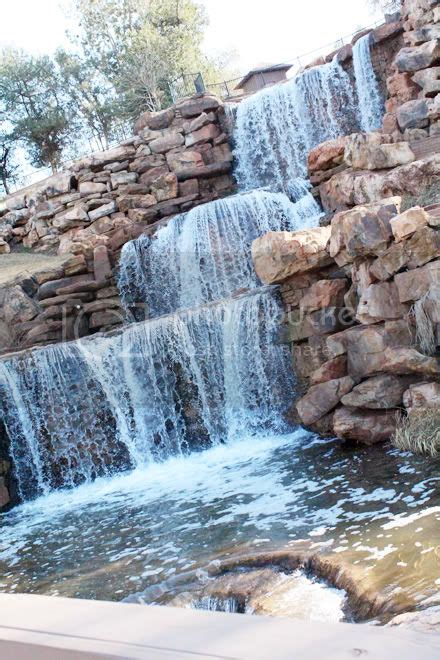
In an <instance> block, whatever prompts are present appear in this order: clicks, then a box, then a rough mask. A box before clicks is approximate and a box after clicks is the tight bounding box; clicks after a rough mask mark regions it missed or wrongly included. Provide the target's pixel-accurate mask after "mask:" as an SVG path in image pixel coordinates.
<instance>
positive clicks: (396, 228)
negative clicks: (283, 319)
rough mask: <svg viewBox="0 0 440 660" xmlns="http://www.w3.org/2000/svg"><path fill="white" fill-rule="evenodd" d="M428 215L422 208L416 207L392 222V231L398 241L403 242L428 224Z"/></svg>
mask: <svg viewBox="0 0 440 660" xmlns="http://www.w3.org/2000/svg"><path fill="white" fill-rule="evenodd" d="M428 218H429V216H428V214H427V213H426V211H425V210H424V209H422V208H421V207H420V206H414V207H413V208H411V209H408V210H407V211H404V213H401V214H400V215H397V216H396V217H395V218H393V219H392V220H391V229H392V232H393V234H394V238H395V240H396V241H402V240H403V239H404V238H408V236H411V234H414V232H415V231H417V229H421V228H422V227H425V226H426V225H427V224H428Z"/></svg>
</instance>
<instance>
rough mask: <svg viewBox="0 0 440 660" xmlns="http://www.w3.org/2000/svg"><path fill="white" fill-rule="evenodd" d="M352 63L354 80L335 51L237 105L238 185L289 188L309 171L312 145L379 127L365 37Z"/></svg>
mask: <svg viewBox="0 0 440 660" xmlns="http://www.w3.org/2000/svg"><path fill="white" fill-rule="evenodd" d="M358 43H359V42H358ZM353 67H354V69H355V71H356V81H355V83H354V82H353V80H352V78H351V77H350V75H349V73H347V71H345V70H344V69H343V68H342V66H341V65H340V64H339V62H338V59H337V56H336V57H335V58H334V59H333V61H332V62H331V63H329V64H325V65H322V66H316V67H313V68H311V69H307V70H306V71H304V72H303V73H301V74H299V75H298V76H296V77H295V78H292V79H291V80H289V81H287V82H286V83H283V84H279V85H274V86H273V87H269V88H267V89H264V90H262V91H261V92H258V93H257V94H254V95H252V96H250V97H249V98H246V99H245V100H244V101H242V102H241V103H240V104H239V106H238V107H237V111H236V117H235V122H234V124H235V126H234V141H235V149H234V156H235V158H236V163H237V164H236V169H235V177H236V179H237V183H238V185H239V187H240V188H241V189H242V190H251V189H252V188H258V187H259V186H270V187H271V188H272V189H274V190H283V191H285V192H287V193H289V188H290V185H291V182H292V179H294V178H296V177H303V178H306V176H307V154H308V152H309V151H310V149H312V148H313V147H315V146H316V145H318V144H320V143H321V142H324V141H326V140H329V139H332V138H336V137H339V136H341V135H348V134H350V133H353V132H355V131H358V130H359V129H360V128H362V129H364V130H372V129H373V128H378V125H380V119H381V117H382V114H383V103H382V100H381V98H380V94H379V89H378V85H377V81H376V76H375V73H374V71H373V67H372V64H371V57H370V53H369V41H368V39H367V38H364V39H361V43H360V44H359V45H357V44H356V47H355V48H354V52H353ZM378 95H379V96H378ZM379 115H380V118H379ZM366 117H370V119H369V120H368V121H367V120H366Z"/></svg>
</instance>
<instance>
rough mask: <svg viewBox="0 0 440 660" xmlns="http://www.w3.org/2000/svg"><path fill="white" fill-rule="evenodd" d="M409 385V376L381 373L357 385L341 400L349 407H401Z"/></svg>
mask: <svg viewBox="0 0 440 660" xmlns="http://www.w3.org/2000/svg"><path fill="white" fill-rule="evenodd" d="M408 385H409V381H408V378H407V377H402V376H394V375H392V374H380V375H378V376H373V378H368V379H367V380H364V381H363V382H362V383H360V384H359V385H356V387H354V388H353V390H352V391H351V392H349V393H348V394H346V395H345V396H343V397H342V399H341V402H342V403H343V404H344V406H348V407H349V408H371V409H382V408H400V407H401V406H402V399H403V395H404V392H405V391H406V390H407V388H408Z"/></svg>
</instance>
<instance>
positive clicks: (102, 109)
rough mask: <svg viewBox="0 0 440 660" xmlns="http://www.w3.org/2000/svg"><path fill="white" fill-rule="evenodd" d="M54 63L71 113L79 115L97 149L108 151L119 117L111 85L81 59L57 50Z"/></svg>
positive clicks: (94, 68) (92, 65)
mask: <svg viewBox="0 0 440 660" xmlns="http://www.w3.org/2000/svg"><path fill="white" fill-rule="evenodd" d="M55 62H56V64H57V65H58V67H59V75H60V80H61V84H62V86H63V88H64V93H65V95H66V97H67V99H68V104H69V106H70V109H71V112H72V113H73V112H74V113H77V114H79V120H80V121H81V123H82V124H84V126H85V127H86V128H87V129H88V131H89V132H90V134H91V136H92V137H93V138H94V139H95V141H96V142H97V144H98V145H99V146H100V148H101V149H107V148H108V145H109V142H110V140H111V139H112V137H113V128H114V124H115V119H116V118H117V116H118V114H119V100H118V98H117V96H116V93H115V90H114V88H113V86H112V85H111V83H110V82H109V81H108V80H106V78H105V77H104V76H103V75H102V74H101V72H100V70H99V69H98V68H96V67H95V66H94V64H93V62H92V61H91V60H90V59H86V58H85V57H84V56H80V55H78V54H76V53H75V54H73V53H68V52H66V51H64V50H59V51H57V52H56V54H55Z"/></svg>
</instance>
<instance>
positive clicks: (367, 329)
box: [327, 320, 412, 378]
mask: <svg viewBox="0 0 440 660" xmlns="http://www.w3.org/2000/svg"><path fill="white" fill-rule="evenodd" d="M331 340H333V342H332V341H331ZM411 342H412V337H411V333H410V330H409V327H408V324H407V322H406V321H403V320H399V321H387V322H386V323H385V324H376V325H369V326H358V327H354V328H350V329H347V330H346V331H345V333H340V336H339V337H337V339H335V338H333V337H332V338H329V340H328V341H327V345H328V346H329V350H332V349H333V351H335V350H336V349H339V350H341V349H343V348H345V349H346V351H347V360H348V361H347V369H348V373H349V374H351V375H353V376H354V377H359V378H364V377H366V376H372V375H375V374H378V373H380V372H383V371H389V372H391V373H398V372H395V371H393V370H386V369H385V368H384V365H385V351H386V350H387V349H388V348H389V347H391V348H400V347H407V346H410V345H411ZM333 354H334V353H333ZM404 373H411V372H407V371H406V372H404Z"/></svg>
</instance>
